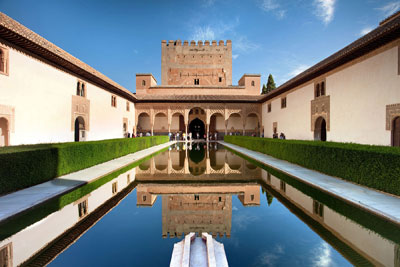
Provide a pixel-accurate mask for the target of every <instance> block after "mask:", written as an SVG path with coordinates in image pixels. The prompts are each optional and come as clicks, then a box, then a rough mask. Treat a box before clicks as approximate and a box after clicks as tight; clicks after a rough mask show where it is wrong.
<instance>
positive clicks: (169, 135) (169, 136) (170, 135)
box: [168, 132, 172, 141]
mask: <svg viewBox="0 0 400 267" xmlns="http://www.w3.org/2000/svg"><path fill="white" fill-rule="evenodd" d="M171 138H172V134H171V132H169V133H168V139H169V141H171V140H172V139H171Z"/></svg>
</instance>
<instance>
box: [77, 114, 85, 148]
mask: <svg viewBox="0 0 400 267" xmlns="http://www.w3.org/2000/svg"><path fill="white" fill-rule="evenodd" d="M85 140H86V133H85V120H84V119H83V118H82V117H81V116H79V117H77V118H76V119H75V142H79V141H85Z"/></svg>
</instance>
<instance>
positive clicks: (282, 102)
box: [281, 97, 286, 108]
mask: <svg viewBox="0 0 400 267" xmlns="http://www.w3.org/2000/svg"><path fill="white" fill-rule="evenodd" d="M281 108H286V97H283V98H281Z"/></svg>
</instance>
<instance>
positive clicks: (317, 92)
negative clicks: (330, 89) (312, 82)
mask: <svg viewBox="0 0 400 267" xmlns="http://www.w3.org/2000/svg"><path fill="white" fill-rule="evenodd" d="M320 95H321V89H320V85H319V83H317V87H316V89H315V96H316V97H319V96H320Z"/></svg>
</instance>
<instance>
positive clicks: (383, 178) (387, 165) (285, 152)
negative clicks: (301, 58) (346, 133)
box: [224, 136, 400, 195]
mask: <svg viewBox="0 0 400 267" xmlns="http://www.w3.org/2000/svg"><path fill="white" fill-rule="evenodd" d="M224 140H225V142H228V143H232V144H235V145H238V146H242V147H245V148H247V149H250V150H254V151H258V152H261V153H264V154H268V155H270V156H273V157H275V158H278V159H282V160H286V161H289V162H292V163H295V164H298V165H301V166H303V167H306V168H308V169H313V170H316V171H319V172H322V173H325V174H328V175H331V176H336V177H340V178H343V179H345V180H348V181H351V182H354V183H358V184H361V185H365V186H368V187H371V188H375V189H378V190H382V191H385V192H388V193H391V194H395V195H400V149H399V148H397V147H386V146H370V145H360V144H352V143H334V142H320V141H301V140H280V139H270V138H258V137H247V136H225V138H224Z"/></svg>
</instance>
